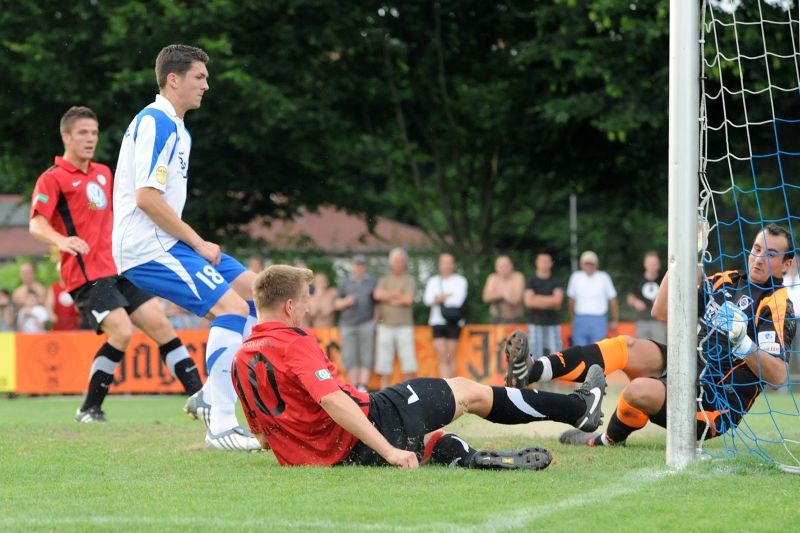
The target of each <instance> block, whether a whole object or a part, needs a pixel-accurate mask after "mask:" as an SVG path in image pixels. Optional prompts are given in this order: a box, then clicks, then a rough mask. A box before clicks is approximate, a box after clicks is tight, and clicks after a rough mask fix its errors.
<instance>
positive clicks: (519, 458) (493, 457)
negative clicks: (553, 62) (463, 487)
mask: <svg viewBox="0 0 800 533" xmlns="http://www.w3.org/2000/svg"><path fill="white" fill-rule="evenodd" d="M552 461H553V454H551V453H550V452H549V451H548V450H545V449H544V448H524V449H522V450H517V451H502V450H481V451H479V452H475V453H474V454H473V455H472V457H470V459H469V468H487V469H490V470H544V469H545V468H547V467H548V466H550V463H551V462H552Z"/></svg>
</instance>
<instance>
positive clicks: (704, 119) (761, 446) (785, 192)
mask: <svg viewBox="0 0 800 533" xmlns="http://www.w3.org/2000/svg"><path fill="white" fill-rule="evenodd" d="M795 3H796V2H794V1H793V0H707V1H706V2H704V6H703V11H702V19H701V22H702V24H701V50H702V54H701V69H702V77H701V83H700V87H701V89H700V90H701V95H700V96H701V102H700V122H701V135H700V139H701V146H700V221H701V222H700V224H699V228H700V230H699V236H700V239H699V241H698V242H699V248H700V252H701V257H700V265H701V267H702V269H703V271H704V274H705V275H706V276H709V275H711V274H713V273H716V272H721V271H730V270H740V271H744V270H746V268H747V264H748V259H749V257H750V254H751V247H752V245H753V241H754V238H755V236H756V235H757V234H758V233H759V232H760V231H762V229H763V228H764V227H765V226H766V225H767V224H770V223H776V224H779V225H781V226H783V227H785V228H787V229H788V230H789V231H790V233H791V234H792V236H793V238H794V240H795V241H797V240H798V237H799V235H798V233H797V232H798V231H800V225H798V220H800V51H799V47H800V26H799V25H798V8H797V6H796V5H795ZM795 245H796V244H795ZM785 279H786V286H787V287H788V288H789V293H790V298H793V299H794V298H796V301H795V309H796V312H797V314H798V315H800V285H798V286H797V287H796V288H795V287H793V286H791V285H794V284H798V283H800V282H798V281H797V278H796V276H795V277H794V279H792V277H791V273H788V274H787V276H786V277H785ZM767 283H769V284H772V283H773V281H772V278H770V281H768V282H767ZM706 291H707V294H706V297H705V298H703V300H704V301H708V299H709V298H710V297H711V293H712V292H713V291H714V288H713V287H712V286H711V285H709V284H706ZM792 294H794V295H796V296H792ZM701 305H702V302H701ZM753 340H754V341H755V342H756V343H758V339H755V338H754V339H753ZM761 340H762V342H764V341H766V340H767V339H761ZM797 346H798V343H797V342H795V343H794V344H793V345H790V346H786V355H787V357H788V358H790V364H789V368H790V380H789V383H788V385H784V386H780V387H773V386H770V384H766V383H763V382H758V383H755V384H754V385H755V386H757V387H758V388H759V389H760V394H759V395H758V397H757V399H756V400H755V402H754V403H753V404H752V406H751V407H750V408H749V410H748V409H747V405H746V404H747V401H746V399H742V401H730V400H729V398H730V396H729V395H727V396H726V393H728V392H730V390H731V389H730V387H727V388H726V385H725V383H728V382H729V381H730V376H728V377H726V376H725V375H720V369H724V368H729V367H730V366H732V365H735V364H737V363H738V361H737V360H731V359H728V361H727V363H728V364H727V365H726V364H725V361H723V359H724V358H730V357H732V356H731V354H730V353H718V354H708V353H703V352H704V350H702V349H700V350H699V352H700V354H701V356H702V357H704V358H706V359H707V361H706V367H705V370H703V371H702V372H701V374H700V376H699V379H700V382H701V385H702V387H701V388H702V392H701V397H705V399H706V401H711V402H713V403H714V405H715V407H716V409H717V410H718V412H720V413H722V415H721V416H720V418H719V422H718V426H719V427H718V430H719V431H720V432H721V433H722V435H721V436H719V437H718V438H714V439H709V438H708V437H711V436H712V435H711V434H709V433H707V434H706V435H705V437H706V438H704V439H701V441H700V442H699V447H700V448H699V449H700V453H701V457H702V456H703V455H706V456H708V455H711V456H720V455H739V456H741V455H745V456H746V455H749V456H753V457H757V458H758V459H760V460H764V461H767V462H771V463H775V464H778V465H782V466H783V467H784V469H788V470H793V469H794V470H800V396H798V391H799V390H800V389H796V387H798V386H800V378H798V376H797V371H796V370H795V369H796V368H797V365H796V363H797V362H798V361H797V360H798V359H800V354H798V353H794V352H795V350H796V349H797ZM791 359H794V361H792V360H791ZM726 380H727V381H726ZM720 382H722V384H720ZM726 398H727V399H726ZM743 404H744V405H743ZM744 412H747V414H746V415H744V416H743V417H742V418H741V420H738V418H739V416H738V415H741V414H743V413H744ZM723 432H724V433H723Z"/></svg>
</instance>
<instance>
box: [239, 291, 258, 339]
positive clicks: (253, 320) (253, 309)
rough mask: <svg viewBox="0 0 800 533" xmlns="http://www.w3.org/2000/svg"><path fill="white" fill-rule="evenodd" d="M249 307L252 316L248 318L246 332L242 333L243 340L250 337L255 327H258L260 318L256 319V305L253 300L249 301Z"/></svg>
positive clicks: (245, 326)
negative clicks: (257, 323)
mask: <svg viewBox="0 0 800 533" xmlns="http://www.w3.org/2000/svg"><path fill="white" fill-rule="evenodd" d="M247 305H248V306H250V314H249V315H248V316H247V322H246V323H245V325H244V331H243V332H242V338H243V339H246V338H247V337H249V336H250V332H251V331H252V330H253V326H255V325H256V322H257V321H258V318H256V304H255V302H254V301H253V300H247Z"/></svg>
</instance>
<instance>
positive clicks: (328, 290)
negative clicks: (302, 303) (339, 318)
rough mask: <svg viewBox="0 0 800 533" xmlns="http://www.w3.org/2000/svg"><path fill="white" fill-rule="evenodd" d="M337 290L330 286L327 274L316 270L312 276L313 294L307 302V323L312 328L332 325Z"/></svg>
mask: <svg viewBox="0 0 800 533" xmlns="http://www.w3.org/2000/svg"><path fill="white" fill-rule="evenodd" d="M336 296H337V291H336V289H335V288H334V287H331V286H330V282H329V281H328V276H327V274H325V273H324V272H318V273H317V274H316V275H315V276H314V294H313V295H312V296H311V300H310V302H309V313H308V315H309V324H310V326H311V327H312V328H330V327H333V325H334V323H335V318H336V309H335V308H334V302H335V301H336Z"/></svg>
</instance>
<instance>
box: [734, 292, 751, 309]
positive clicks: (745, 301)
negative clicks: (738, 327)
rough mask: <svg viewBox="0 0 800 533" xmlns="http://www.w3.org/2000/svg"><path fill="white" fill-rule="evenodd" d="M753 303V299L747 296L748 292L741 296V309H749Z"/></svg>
mask: <svg viewBox="0 0 800 533" xmlns="http://www.w3.org/2000/svg"><path fill="white" fill-rule="evenodd" d="M752 303H753V300H752V299H751V298H750V297H749V296H747V295H746V294H745V295H744V296H742V297H741V298H739V303H738V305H739V309H748V308H749V307H750V305H751V304H752Z"/></svg>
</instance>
